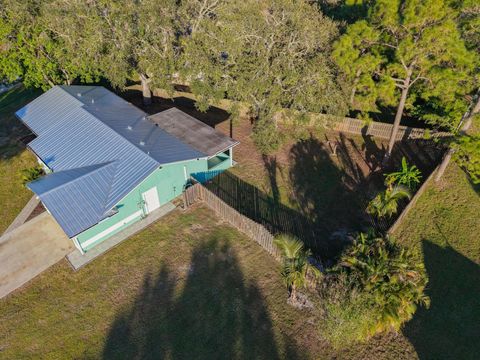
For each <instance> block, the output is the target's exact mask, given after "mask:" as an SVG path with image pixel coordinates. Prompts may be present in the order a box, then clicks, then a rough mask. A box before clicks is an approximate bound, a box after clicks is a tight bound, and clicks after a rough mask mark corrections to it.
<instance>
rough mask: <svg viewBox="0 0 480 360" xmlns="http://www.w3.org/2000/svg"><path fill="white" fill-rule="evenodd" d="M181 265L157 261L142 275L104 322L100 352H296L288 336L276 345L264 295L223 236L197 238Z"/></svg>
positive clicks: (188, 355)
mask: <svg viewBox="0 0 480 360" xmlns="http://www.w3.org/2000/svg"><path fill="white" fill-rule="evenodd" d="M180 270H182V271H183V273H182V272H181V271H180V272H179V269H169V268H168V267H167V266H163V267H162V268H161V270H160V272H159V273H158V274H157V275H147V276H145V278H144V281H143V287H142V289H141V290H140V292H139V294H138V296H137V298H136V299H135V301H134V302H133V304H132V305H131V307H130V308H128V309H126V310H125V311H124V312H123V313H121V314H120V315H119V316H118V317H117V319H116V320H115V321H114V323H113V324H112V326H111V328H110V332H109V334H108V339H107V341H106V343H105V348H104V352H103V358H104V359H140V358H141V359H165V358H168V359H233V358H238V359H280V358H286V357H287V356H288V358H292V359H295V358H297V357H298V356H297V354H298V350H297V348H296V345H295V344H294V343H293V342H292V341H291V340H288V339H283V340H286V341H282V342H283V345H282V347H281V348H279V347H278V345H277V341H276V339H275V335H274V331H273V327H272V320H271V318H270V316H269V312H268V309H267V306H266V304H265V302H264V300H263V296H262V294H261V293H260V290H259V288H258V287H257V285H256V284H255V283H253V282H251V281H248V280H246V279H245V278H244V276H243V274H242V271H241V268H240V266H239V263H238V260H237V255H236V254H235V252H234V250H233V249H232V248H231V247H230V246H229V244H228V242H226V241H223V240H221V239H214V240H211V241H208V242H207V241H205V242H201V243H200V244H198V246H197V247H196V248H195V249H194V251H193V253H192V256H191V261H190V264H189V266H188V267H186V268H185V269H180ZM180 279H185V280H184V283H183V285H182V286H181V289H178V285H177V284H178V281H179V280H180Z"/></svg>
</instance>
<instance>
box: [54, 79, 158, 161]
mask: <svg viewBox="0 0 480 360" xmlns="http://www.w3.org/2000/svg"><path fill="white" fill-rule="evenodd" d="M55 86H58V87H59V88H60V89H62V91H64V92H65V93H66V94H68V95H69V96H70V97H72V98H74V99H75V100H77V101H79V102H80V103H81V105H80V109H82V110H83V111H85V112H87V113H88V114H89V115H91V116H93V117H94V118H95V119H96V120H97V121H98V122H100V123H101V124H102V126H104V127H105V128H107V129H109V130H110V131H111V132H113V133H115V134H116V135H117V136H120V137H121V138H122V139H124V140H125V141H127V142H128V143H129V144H130V145H131V146H133V147H134V148H135V149H137V150H138V151H139V152H141V153H142V154H144V155H145V156H148V157H149V158H150V159H152V160H153V161H155V162H156V163H157V164H158V161H157V160H155V159H154V158H153V157H152V156H150V154H147V153H146V152H145V151H143V150H142V149H140V148H139V147H138V146H137V145H135V144H134V143H133V142H131V141H130V140H128V139H127V138H126V137H125V136H123V135H122V134H120V133H119V132H118V131H116V130H115V129H113V128H112V127H110V126H108V125H107V124H105V123H104V122H103V121H102V120H100V119H99V118H98V117H97V116H95V115H94V114H92V113H91V112H90V111H89V110H88V108H87V107H88V106H87V104H84V103H83V102H81V101H80V100H78V99H77V98H76V97H75V96H74V95H72V94H70V93H69V92H68V91H66V90H65V89H64V88H63V87H62V86H60V85H55ZM63 86H67V85H63ZM78 86H82V85H78ZM92 86H94V87H98V88H104V89H105V90H107V91H109V90H108V89H107V88H105V87H103V86H97V85H92ZM92 90H93V89H92ZM92 90H89V91H92ZM110 93H112V94H113V95H115V96H116V97H118V98H119V99H121V100H122V101H124V102H126V103H127V104H129V105H131V106H133V107H135V108H136V109H138V110H140V111H141V112H143V113H144V116H145V118H147V115H148V114H147V113H146V112H145V111H143V110H142V109H140V108H138V107H136V106H135V105H133V104H132V103H130V102H128V101H126V100H125V99H123V98H121V97H120V96H118V95H117V94H115V93H113V92H111V91H110Z"/></svg>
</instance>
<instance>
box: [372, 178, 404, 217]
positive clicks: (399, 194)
mask: <svg viewBox="0 0 480 360" xmlns="http://www.w3.org/2000/svg"><path fill="white" fill-rule="evenodd" d="M411 196H412V195H411V193H410V190H408V188H407V187H405V186H403V185H396V186H394V187H392V188H388V189H386V190H385V191H382V192H381V193H380V194H378V195H377V196H375V198H374V199H373V200H372V201H370V203H369V204H368V207H367V212H368V213H369V214H370V215H374V216H377V217H379V218H381V217H385V216H388V217H391V216H392V215H394V214H396V213H397V210H398V201H399V200H401V199H403V198H407V199H410V198H411Z"/></svg>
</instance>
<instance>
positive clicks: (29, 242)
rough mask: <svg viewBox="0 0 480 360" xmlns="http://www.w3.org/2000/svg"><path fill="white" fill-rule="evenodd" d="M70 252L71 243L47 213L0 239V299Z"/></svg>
mask: <svg viewBox="0 0 480 360" xmlns="http://www.w3.org/2000/svg"><path fill="white" fill-rule="evenodd" d="M73 249H74V246H73V243H72V241H71V240H70V239H68V238H67V236H66V235H65V233H64V232H63V231H62V229H61V228H60V226H59V225H58V224H57V223H56V222H55V220H54V219H53V218H52V216H51V215H50V214H48V213H47V212H44V213H43V214H41V215H39V216H37V217H35V218H33V219H32V220H30V221H28V222H26V223H25V224H23V225H22V226H20V227H18V228H17V229H15V230H13V231H11V232H9V233H7V234H5V235H4V236H2V237H0V298H3V297H4V296H6V295H7V294H9V293H10V292H12V291H13V290H15V289H17V288H18V287H20V286H22V285H23V284H25V283H26V282H27V281H29V280H31V279H33V278H34V277H35V276H37V275H38V274H40V273H41V272H42V271H44V270H45V269H47V268H49V267H50V266H52V265H53V264H55V263H56V262H58V261H60V260H61V259H62V258H63V257H65V255H66V254H67V253H69V252H71V251H72V250H73Z"/></svg>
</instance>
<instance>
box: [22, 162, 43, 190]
mask: <svg viewBox="0 0 480 360" xmlns="http://www.w3.org/2000/svg"><path fill="white" fill-rule="evenodd" d="M43 174H44V171H43V168H42V167H41V166H40V165H37V166H34V167H31V168H28V169H23V170H22V184H23V185H26V184H27V183H29V182H32V181H34V180H37V179H38V178H39V177H41V176H42V175H43Z"/></svg>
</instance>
